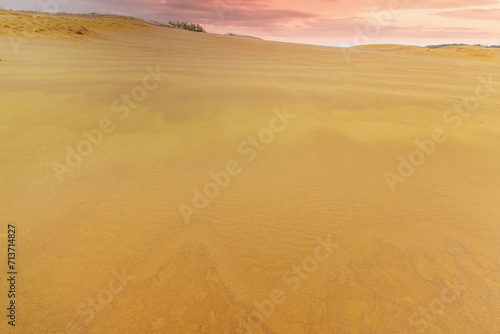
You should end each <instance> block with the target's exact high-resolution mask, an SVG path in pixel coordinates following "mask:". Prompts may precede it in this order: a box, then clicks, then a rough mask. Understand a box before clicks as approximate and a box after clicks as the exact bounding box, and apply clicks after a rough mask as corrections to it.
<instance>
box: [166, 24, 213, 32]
mask: <svg viewBox="0 0 500 334" xmlns="http://www.w3.org/2000/svg"><path fill="white" fill-rule="evenodd" d="M168 24H169V25H171V26H172V27H176V28H181V29H184V30H189V31H196V32H206V31H205V29H203V27H202V26H200V25H199V24H198V23H196V24H194V23H187V22H172V21H168Z"/></svg>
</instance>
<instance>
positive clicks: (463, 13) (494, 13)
mask: <svg viewBox="0 0 500 334" xmlns="http://www.w3.org/2000/svg"><path fill="white" fill-rule="evenodd" d="M436 15H441V16H446V17H452V18H456V19H469V20H492V21H500V9H464V10H454V11H448V12H440V13H437V14H436Z"/></svg>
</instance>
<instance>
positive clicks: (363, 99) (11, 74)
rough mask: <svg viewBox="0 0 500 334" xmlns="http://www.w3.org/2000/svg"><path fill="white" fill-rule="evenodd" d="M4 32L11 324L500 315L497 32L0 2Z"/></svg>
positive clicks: (231, 329) (233, 323)
mask: <svg viewBox="0 0 500 334" xmlns="http://www.w3.org/2000/svg"><path fill="white" fill-rule="evenodd" d="M13 27H14V28H13ZM82 27H83V28H85V29H82ZM70 28H71V30H70ZM79 29H80V30H81V31H83V32H84V33H82V34H79V33H76V32H75V30H79ZM37 30H43V31H38V32H37ZM0 46H1V49H0V50H1V51H0V52H1V54H0V58H1V59H2V61H1V62H0V87H1V89H0V101H1V102H0V103H1V108H0V166H1V168H0V184H1V190H0V203H1V208H2V209H1V210H0V221H1V224H2V231H0V233H1V234H0V237H1V245H2V247H1V249H5V253H6V248H7V224H13V225H15V226H16V231H17V232H16V233H17V234H16V242H17V246H16V247H17V255H16V256H17V259H16V261H17V266H18V267H17V271H18V275H17V302H16V305H17V320H16V328H15V329H13V328H12V327H11V326H8V325H7V320H8V318H6V317H5V315H6V314H7V311H3V313H5V314H3V316H2V318H3V320H2V324H1V325H0V326H1V328H2V329H1V330H0V332H2V333H10V332H15V331H17V332H18V333H26V334H28V333H30V334H31V333H33V334H40V333H43V334H61V333H88V334H95V333H120V334H135V333H168V334H170V333H222V334H232V333H268V334H270V333H290V334H292V333H294V334H295V333H297V334H299V333H320V334H328V333H488V334H495V333H500V313H499V312H500V295H499V294H498V291H499V288H500V256H499V255H500V243H499V241H500V225H499V224H500V115H499V112H500V50H496V49H487V50H486V49H483V48H479V47H448V48H444V49H436V50H428V49H426V48H421V47H411V46H396V45H372V46H360V47H355V48H351V49H341V48H332V47H330V48H326V47H317V46H312V45H300V44H290V43H278V42H272V41H263V40H257V39H251V38H234V37H231V36H221V35H213V34H203V33H194V32H189V31H183V30H179V29H170V28H162V27H157V26H152V25H148V24H147V23H145V22H143V21H140V20H132V19H127V18H120V17H108V18H99V17H94V18H92V17H56V16H44V15H39V16H34V14H30V13H11V12H5V11H3V12H0ZM127 96H128V102H124V101H127V100H122V99H127ZM131 96H132V97H131ZM134 96H135V98H134ZM89 133H90V135H89ZM99 134H102V136H101V135H99ZM88 136H90V138H93V140H94V142H95V143H96V144H92V143H91V141H90V139H88ZM92 136H94V137H92ZM254 139H255V141H254ZM416 142H418V143H420V144H416ZM252 143H253V144H252ZM89 145H90V146H89ZM252 145H253V146H252ZM418 145H420V146H418ZM78 150H80V152H83V153H84V154H83V153H82V154H81V155H79V156H80V158H78V157H76V156H75V154H73V155H71V154H69V153H68V152H73V151H74V152H77V153H78ZM78 154H79V153H78ZM68 155H70V157H69V158H68ZM68 161H69V162H68ZM398 169H399V171H398ZM229 172H231V174H229ZM211 173H214V174H211ZM213 177H215V178H218V182H219V183H220V184H221V185H220V186H219V185H217V184H216V183H215V181H214V180H213ZM228 178H229V181H228ZM205 188H206V189H205ZM205 190H207V191H208V193H209V194H210V197H213V198H209V197H207V195H204V194H203V193H204V192H205ZM198 192H200V193H202V195H199V193H198ZM196 194H198V195H196ZM193 201H194V203H193ZM207 202H208V203H207ZM188 208H189V209H188ZM189 210H191V211H189ZM183 213H184V215H183ZM1 256H2V259H4V258H5V259H6V256H7V254H4V252H3V253H2V255H1ZM2 271H5V272H6V271H7V268H5V270H2ZM4 275H5V276H4ZM6 276H7V275H6V274H5V273H3V272H2V277H3V278H2V280H1V281H2V284H1V285H0V288H1V289H2V292H1V295H2V298H0V301H1V303H2V305H1V307H2V309H3V310H5V309H6V307H7V306H8V304H7V303H8V300H7V296H6V292H7V291H8V289H9V286H8V284H9V283H8V282H7V281H6V279H5V278H4V277H6Z"/></svg>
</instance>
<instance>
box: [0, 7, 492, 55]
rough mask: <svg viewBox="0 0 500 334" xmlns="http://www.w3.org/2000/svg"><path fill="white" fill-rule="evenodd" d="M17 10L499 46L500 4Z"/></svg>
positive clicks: (226, 29)
mask: <svg viewBox="0 0 500 334" xmlns="http://www.w3.org/2000/svg"><path fill="white" fill-rule="evenodd" d="M0 7H3V8H5V9H14V10H37V11H50V12H54V11H65V12H71V13H90V12H97V13H107V14H121V15H129V16H135V17H140V18H143V19H148V20H155V21H159V22H168V21H169V20H173V21H188V22H194V23H200V24H201V25H202V26H203V27H204V28H205V30H207V31H208V32H212V33H221V34H225V33H234V34H241V35H251V36H256V37H261V38H264V39H269V40H276V41H285V42H298V43H308V44H321V45H332V46H351V45H359V44H412V45H429V44H441V43H468V44H476V43H481V44H490V45H491V44H497V45H499V44H500V0H267V1H263V0H0Z"/></svg>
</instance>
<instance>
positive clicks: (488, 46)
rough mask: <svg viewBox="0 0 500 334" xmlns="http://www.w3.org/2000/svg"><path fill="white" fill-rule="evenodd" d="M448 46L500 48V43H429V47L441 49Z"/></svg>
mask: <svg viewBox="0 0 500 334" xmlns="http://www.w3.org/2000/svg"><path fill="white" fill-rule="evenodd" d="M447 46H483V47H485V48H499V49H500V45H481V44H463V43H460V44H457V43H453V44H437V45H427V47H428V48H429V49H439V48H445V47H447Z"/></svg>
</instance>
